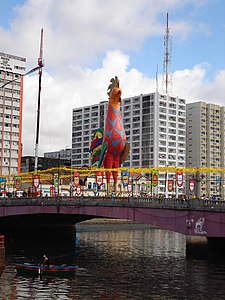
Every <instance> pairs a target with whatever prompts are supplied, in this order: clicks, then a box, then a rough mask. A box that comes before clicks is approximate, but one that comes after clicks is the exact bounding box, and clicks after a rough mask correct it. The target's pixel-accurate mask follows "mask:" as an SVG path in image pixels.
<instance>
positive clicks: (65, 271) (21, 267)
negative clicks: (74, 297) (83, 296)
mask: <svg viewBox="0 0 225 300" xmlns="http://www.w3.org/2000/svg"><path fill="white" fill-rule="evenodd" d="M15 268H16V275H18V276H35V277H37V276H54V277H73V276H74V275H75V274H76V271H77V270H78V266H67V265H61V266H56V265H51V266H49V267H48V266H40V265H32V264H29V263H25V264H17V265H15Z"/></svg>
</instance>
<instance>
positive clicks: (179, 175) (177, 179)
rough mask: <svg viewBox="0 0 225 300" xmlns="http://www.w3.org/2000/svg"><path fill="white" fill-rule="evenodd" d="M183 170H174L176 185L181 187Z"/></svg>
mask: <svg viewBox="0 0 225 300" xmlns="http://www.w3.org/2000/svg"><path fill="white" fill-rule="evenodd" d="M183 177H184V176H183V171H182V170H180V171H179V170H177V171H176V181H177V186H179V187H181V186H183Z"/></svg>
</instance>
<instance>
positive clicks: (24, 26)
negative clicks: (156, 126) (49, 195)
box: [0, 0, 225, 156]
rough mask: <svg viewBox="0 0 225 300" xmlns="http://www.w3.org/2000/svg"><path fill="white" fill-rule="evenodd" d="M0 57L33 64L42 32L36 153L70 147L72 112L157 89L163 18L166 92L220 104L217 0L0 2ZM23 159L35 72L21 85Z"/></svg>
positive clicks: (222, 54)
mask: <svg viewBox="0 0 225 300" xmlns="http://www.w3.org/2000/svg"><path fill="white" fill-rule="evenodd" d="M0 4H1V10H0V36H1V39H0V51H3V52H6V53H10V54H14V55H19V56H22V57H25V58H26V60H27V71H28V70H30V69H32V68H33V67H35V66H37V58H38V55H39V43H40V31H41V28H43V30H44V61H45V67H44V69H43V76H42V81H43V86H42V94H41V127H40V139H39V155H40V156H41V155H43V153H44V152H48V151H55V150H59V149H63V148H66V147H71V140H72V133H71V132H72V110H73V108H77V107H81V106H85V105H90V104H95V103H99V102H100V101H103V100H107V87H108V85H109V81H110V79H111V78H112V77H114V76H115V75H117V76H118V77H119V79H120V85H121V88H122V90H123V97H128V96H135V95H139V94H144V93H149V92H154V91H155V89H156V80H155V77H156V76H155V74H156V70H157V66H158V86H159V91H160V92H161V91H162V90H163V86H162V74H163V60H164V51H165V49H164V35H165V27H166V13H167V12H168V14H169V29H170V34H171V41H172V46H171V72H172V78H173V88H172V93H173V94H174V95H175V96H179V97H182V98H185V99H186V101H187V102H194V101H199V100H202V101H205V102H210V103H216V104H220V105H224V104H225V88H224V83H225V34H224V33H225V1H224V0H213V1H212V0H198V1H196V0H182V1H180V0H63V1H62V0H38V1H37V0H0ZM24 81H25V83H24V113H23V155H34V144H35V130H36V111H37V95H38V74H32V75H30V76H26V77H25V79H24Z"/></svg>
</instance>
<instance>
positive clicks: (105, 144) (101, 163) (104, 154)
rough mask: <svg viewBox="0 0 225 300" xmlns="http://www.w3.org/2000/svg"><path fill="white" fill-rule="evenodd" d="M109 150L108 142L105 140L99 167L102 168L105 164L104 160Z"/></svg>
mask: <svg viewBox="0 0 225 300" xmlns="http://www.w3.org/2000/svg"><path fill="white" fill-rule="evenodd" d="M107 150H108V143H107V142H104V143H103V145H102V150H101V154H100V159H99V164H98V167H99V168H101V167H102V166H103V162H104V158H105V156H106V153H107Z"/></svg>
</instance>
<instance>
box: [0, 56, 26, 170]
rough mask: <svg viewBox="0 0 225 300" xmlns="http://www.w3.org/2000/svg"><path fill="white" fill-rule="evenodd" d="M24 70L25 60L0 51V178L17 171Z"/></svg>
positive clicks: (20, 137) (20, 143)
mask: <svg viewBox="0 0 225 300" xmlns="http://www.w3.org/2000/svg"><path fill="white" fill-rule="evenodd" d="M25 68H26V59H25V58H22V57H19V56H15V55H10V54H6V53H3V52H0V175H5V174H17V173H18V171H19V170H20V162H21V155H22V109H23V76H22V75H24V74H25ZM11 81H12V82H11ZM7 82H10V83H9V84H7V85H6V86H5V84H6V83H7Z"/></svg>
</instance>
